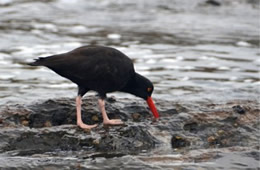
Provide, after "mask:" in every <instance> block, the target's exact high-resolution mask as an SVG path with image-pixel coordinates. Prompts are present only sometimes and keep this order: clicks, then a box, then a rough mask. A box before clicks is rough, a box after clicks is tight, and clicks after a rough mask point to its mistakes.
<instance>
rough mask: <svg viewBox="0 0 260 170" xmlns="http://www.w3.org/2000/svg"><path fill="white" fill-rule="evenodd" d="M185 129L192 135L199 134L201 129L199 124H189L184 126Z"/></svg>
mask: <svg viewBox="0 0 260 170" xmlns="http://www.w3.org/2000/svg"><path fill="white" fill-rule="evenodd" d="M183 129H184V130H186V131H189V132H191V133H197V132H198V129H199V127H198V123H197V122H191V123H187V124H185V125H184V126H183Z"/></svg>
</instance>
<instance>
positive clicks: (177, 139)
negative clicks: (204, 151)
mask: <svg viewBox="0 0 260 170" xmlns="http://www.w3.org/2000/svg"><path fill="white" fill-rule="evenodd" d="M171 145H172V148H182V147H186V146H190V141H189V140H188V139H186V138H185V137H183V136H180V135H173V136H172V139H171Z"/></svg>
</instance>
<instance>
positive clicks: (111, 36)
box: [107, 34, 121, 39]
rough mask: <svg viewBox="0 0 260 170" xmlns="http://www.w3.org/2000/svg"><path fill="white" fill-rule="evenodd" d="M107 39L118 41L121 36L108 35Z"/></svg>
mask: <svg viewBox="0 0 260 170" xmlns="http://www.w3.org/2000/svg"><path fill="white" fill-rule="evenodd" d="M107 38H109V39H120V38H121V35H120V34H108V35H107Z"/></svg>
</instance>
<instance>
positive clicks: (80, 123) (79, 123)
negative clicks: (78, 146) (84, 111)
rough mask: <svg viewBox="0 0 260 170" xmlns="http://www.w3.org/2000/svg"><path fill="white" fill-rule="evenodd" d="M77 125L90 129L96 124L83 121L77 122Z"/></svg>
mask: <svg viewBox="0 0 260 170" xmlns="http://www.w3.org/2000/svg"><path fill="white" fill-rule="evenodd" d="M77 125H78V126H79V127H80V128H82V129H86V130H90V129H92V128H94V127H96V126H97V124H94V125H87V124H85V123H83V122H78V123H77Z"/></svg>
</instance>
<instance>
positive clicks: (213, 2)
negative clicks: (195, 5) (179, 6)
mask: <svg viewBox="0 0 260 170" xmlns="http://www.w3.org/2000/svg"><path fill="white" fill-rule="evenodd" d="M205 3H206V4H209V5H212V6H221V3H220V2H219V1H216V0H207V1H206V2H205Z"/></svg>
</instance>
